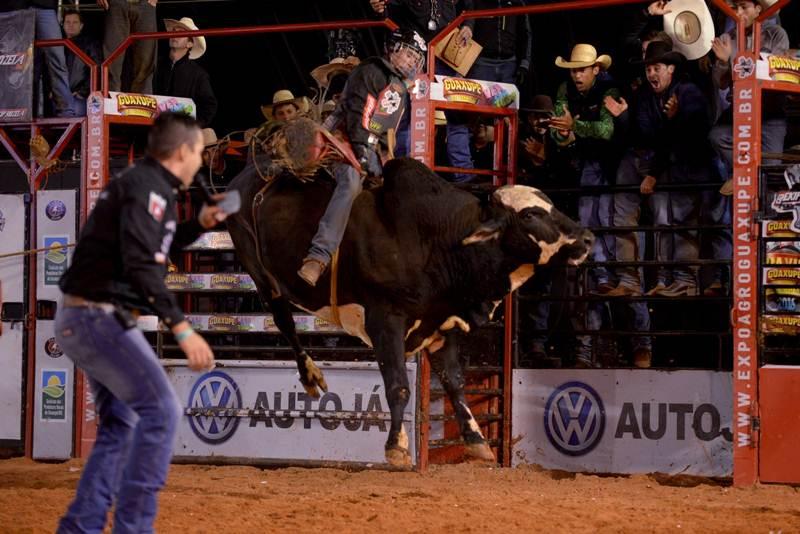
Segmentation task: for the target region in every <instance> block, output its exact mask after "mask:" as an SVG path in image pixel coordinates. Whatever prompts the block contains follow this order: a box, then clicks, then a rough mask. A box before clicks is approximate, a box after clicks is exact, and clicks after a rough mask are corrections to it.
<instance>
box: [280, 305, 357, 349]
mask: <svg viewBox="0 0 800 534" xmlns="http://www.w3.org/2000/svg"><path fill="white" fill-rule="evenodd" d="M292 304H294V305H295V306H297V307H298V308H300V309H301V310H304V311H307V312H308V313H310V314H312V315H314V316H316V317H319V318H320V319H322V320H323V321H327V322H329V323H331V324H334V321H333V311H332V310H331V307H330V306H325V307H324V308H320V309H318V310H316V311H313V310H308V309H306V308H303V307H302V306H298V305H297V303H296V302H293V303H292ZM339 320H340V321H341V322H342V329H343V330H344V331H345V332H347V333H348V334H350V335H351V336H354V337H357V338H359V339H360V340H361V341H363V342H364V343H365V344H366V345H367V346H368V347H370V348H372V340H371V339H370V338H369V336H368V335H367V329H366V327H365V324H366V321H365V320H364V306H362V305H361V304H345V305H343V306H339Z"/></svg>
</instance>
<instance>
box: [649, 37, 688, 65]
mask: <svg viewBox="0 0 800 534" xmlns="http://www.w3.org/2000/svg"><path fill="white" fill-rule="evenodd" d="M685 60H686V58H685V57H684V56H683V54H681V53H680V52H675V51H674V50H672V47H671V46H670V45H669V43H665V42H663V41H653V42H651V43H650V44H649V45H647V50H645V52H644V61H643V63H644V64H645V65H653V64H654V63H664V64H665V65H680V64H682V63H683V62H684V61H685Z"/></svg>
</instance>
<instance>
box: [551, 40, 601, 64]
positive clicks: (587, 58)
mask: <svg viewBox="0 0 800 534" xmlns="http://www.w3.org/2000/svg"><path fill="white" fill-rule="evenodd" d="M593 65H599V66H600V68H601V69H603V70H608V67H610V66H611V56H609V55H607V54H603V55H601V56H598V55H597V50H595V48H594V47H593V46H592V45H590V44H576V45H575V47H574V48H573V49H572V53H571V54H570V55H569V60H566V59H564V58H563V57H561V56H558V57H557V58H556V66H557V67H561V68H562V69H582V68H584V67H591V66H593Z"/></svg>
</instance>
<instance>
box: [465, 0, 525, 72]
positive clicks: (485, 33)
mask: <svg viewBox="0 0 800 534" xmlns="http://www.w3.org/2000/svg"><path fill="white" fill-rule="evenodd" d="M523 5H525V2H523V1H522V0H475V9H492V8H501V7H515V6H523ZM474 31H475V35H474V36H473V38H474V39H475V41H476V42H477V43H478V44H479V45H481V46H482V47H483V50H482V51H481V54H480V56H478V59H476V60H475V63H474V64H473V65H472V69H470V71H469V74H468V75H467V77H468V78H474V79H478V80H489V81H494V82H503V83H514V84H516V85H517V87H519V88H522V87H523V86H524V85H525V81H526V80H527V78H528V73H529V72H530V68H531V50H532V48H533V45H532V38H533V36H532V32H531V23H530V18H529V17H528V16H527V15H520V16H515V17H495V18H487V19H477V20H476V21H475V28H474Z"/></svg>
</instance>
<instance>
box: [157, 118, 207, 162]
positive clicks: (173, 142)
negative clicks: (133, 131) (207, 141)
mask: <svg viewBox="0 0 800 534" xmlns="http://www.w3.org/2000/svg"><path fill="white" fill-rule="evenodd" d="M198 132H200V123H199V122H197V121H196V120H195V119H193V118H191V117H190V116H189V115H184V114H180V113H162V114H161V115H159V116H158V117H156V120H155V122H153V126H152V128H150V133H148V134H147V155H148V156H150V157H153V158H155V159H162V160H163V159H167V158H169V157H170V156H171V155H172V154H173V153H174V152H175V151H176V150H178V149H179V148H180V147H181V145H184V144H186V145H189V146H190V147H194V144H195V143H197V142H199V141H198V140H197V133H198Z"/></svg>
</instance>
